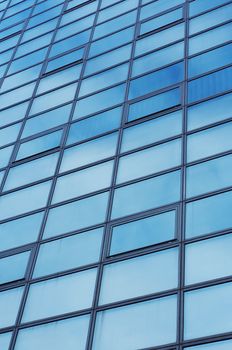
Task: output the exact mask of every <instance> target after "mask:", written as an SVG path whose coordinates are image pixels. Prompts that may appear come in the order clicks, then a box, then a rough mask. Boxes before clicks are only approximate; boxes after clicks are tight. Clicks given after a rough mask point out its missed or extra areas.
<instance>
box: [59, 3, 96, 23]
mask: <svg viewBox="0 0 232 350" xmlns="http://www.w3.org/2000/svg"><path fill="white" fill-rule="evenodd" d="M74 4H75V5H74ZM79 4H80V2H79V1H78V3H77V2H76V1H73V2H70V4H69V6H68V8H72V7H73V6H72V5H74V6H76V5H79ZM97 5H98V4H97V1H93V2H91V3H90V4H87V5H85V6H81V7H80V8H78V9H77V10H74V11H72V12H74V13H73V14H72V12H70V16H71V14H72V16H71V17H69V16H68V15H69V13H68V14H66V15H64V16H63V21H65V22H67V19H66V18H68V19H69V21H70V20H75V19H79V18H81V17H84V16H86V15H88V14H89V13H91V12H95V11H96V10H97ZM70 18H71V19H70ZM62 24H63V22H62Z"/></svg>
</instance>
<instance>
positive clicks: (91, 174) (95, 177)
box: [52, 161, 114, 203]
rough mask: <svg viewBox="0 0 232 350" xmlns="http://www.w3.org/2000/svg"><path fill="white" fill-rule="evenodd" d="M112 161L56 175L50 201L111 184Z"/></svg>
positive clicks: (85, 192)
mask: <svg viewBox="0 0 232 350" xmlns="http://www.w3.org/2000/svg"><path fill="white" fill-rule="evenodd" d="M113 165H114V162H113V161H111V162H105V163H101V164H99V165H96V166H93V167H90V168H87V169H84V170H80V171H77V172H75V173H71V174H68V175H65V176H61V177H58V179H57V182H56V187H55V192H54V195H53V199H52V203H57V202H61V201H64V200H67V199H70V198H74V197H78V196H82V195H84V194H87V193H91V192H95V191H98V190H100V189H103V188H107V187H109V186H110V185H111V178H112V171H113Z"/></svg>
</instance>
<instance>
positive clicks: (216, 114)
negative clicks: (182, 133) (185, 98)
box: [188, 94, 232, 130]
mask: <svg viewBox="0 0 232 350" xmlns="http://www.w3.org/2000/svg"><path fill="white" fill-rule="evenodd" d="M231 104H232V94H227V95H224V96H219V97H216V98H214V99H211V100H209V101H205V102H202V103H199V104H197V105H194V106H191V107H189V108H188V130H192V129H195V128H200V127H201V126H204V125H207V124H211V123H216V122H218V121H220V120H223V119H227V118H230V117H231V116H232V113H231ZM202 115H204V118H202Z"/></svg>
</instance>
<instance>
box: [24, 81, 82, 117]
mask: <svg viewBox="0 0 232 350" xmlns="http://www.w3.org/2000/svg"><path fill="white" fill-rule="evenodd" d="M76 87H77V84H76V83H74V84H71V85H68V86H65V87H63V88H60V89H57V90H55V91H52V92H50V93H48V94H45V95H43V96H39V97H36V98H35V99H34V101H33V104H32V106H31V111H30V115H32V114H36V113H40V112H42V111H45V110H47V109H49V108H54V107H56V106H58V105H61V104H63V103H65V102H68V101H72V100H73V98H74V95H75V92H76Z"/></svg>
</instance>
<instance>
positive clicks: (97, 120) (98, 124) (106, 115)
mask: <svg viewBox="0 0 232 350" xmlns="http://www.w3.org/2000/svg"><path fill="white" fill-rule="evenodd" d="M121 115H122V107H118V108H113V109H110V110H109V111H107V112H103V113H100V114H97V115H94V116H93V117H90V118H87V119H84V120H80V121H78V122H76V123H74V124H72V125H71V127H70V130H69V134H68V139H67V144H68V145H70V144H72V143H75V142H80V141H83V140H85V139H88V138H91V137H94V136H97V135H100V134H104V133H105V132H107V131H110V130H113V129H117V128H119V126H120V123H121Z"/></svg>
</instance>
